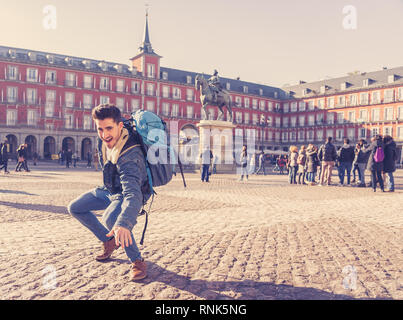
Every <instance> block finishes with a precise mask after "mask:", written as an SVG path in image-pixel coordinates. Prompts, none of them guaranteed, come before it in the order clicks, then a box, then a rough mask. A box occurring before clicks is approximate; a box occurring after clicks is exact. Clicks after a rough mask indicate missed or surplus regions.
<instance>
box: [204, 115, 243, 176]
mask: <svg viewBox="0 0 403 320" xmlns="http://www.w3.org/2000/svg"><path fill="white" fill-rule="evenodd" d="M197 127H198V128H199V139H200V142H199V143H200V144H199V152H203V151H204V150H206V149H210V150H211V152H212V153H213V160H214V156H218V161H217V166H216V168H217V173H222V172H231V171H234V170H235V168H236V164H235V159H234V158H233V148H234V136H233V135H234V134H233V129H234V128H235V127H236V125H234V124H233V123H231V122H228V121H220V120H201V121H200V122H199V123H198V124H197ZM212 163H213V161H212Z"/></svg>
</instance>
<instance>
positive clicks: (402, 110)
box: [396, 106, 403, 120]
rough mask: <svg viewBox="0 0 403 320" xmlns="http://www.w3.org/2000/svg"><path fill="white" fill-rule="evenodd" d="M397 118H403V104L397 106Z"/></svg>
mask: <svg viewBox="0 0 403 320" xmlns="http://www.w3.org/2000/svg"><path fill="white" fill-rule="evenodd" d="M396 118H397V119H398V120H403V106H398V107H397V115H396Z"/></svg>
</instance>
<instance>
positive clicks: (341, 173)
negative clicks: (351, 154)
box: [339, 162, 352, 184]
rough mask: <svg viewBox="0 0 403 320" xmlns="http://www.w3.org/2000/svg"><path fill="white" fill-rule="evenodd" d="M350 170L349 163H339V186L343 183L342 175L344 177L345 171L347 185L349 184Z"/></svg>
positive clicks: (350, 164) (350, 165)
mask: <svg viewBox="0 0 403 320" xmlns="http://www.w3.org/2000/svg"><path fill="white" fill-rule="evenodd" d="M351 168H352V163H351V162H340V166H339V178H340V183H341V184H343V183H344V175H345V173H346V171H347V184H350V176H351Z"/></svg>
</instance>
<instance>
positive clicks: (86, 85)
mask: <svg viewBox="0 0 403 320" xmlns="http://www.w3.org/2000/svg"><path fill="white" fill-rule="evenodd" d="M92 79H93V77H92V76H90V75H88V74H85V75H84V82H83V86H84V89H92V87H93V84H92Z"/></svg>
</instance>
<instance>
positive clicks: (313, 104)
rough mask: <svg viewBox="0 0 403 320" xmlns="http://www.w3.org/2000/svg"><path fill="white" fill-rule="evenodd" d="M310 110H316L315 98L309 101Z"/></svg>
mask: <svg viewBox="0 0 403 320" xmlns="http://www.w3.org/2000/svg"><path fill="white" fill-rule="evenodd" d="M308 110H315V101H314V100H309V101H308Z"/></svg>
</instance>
